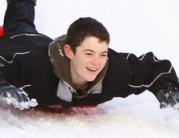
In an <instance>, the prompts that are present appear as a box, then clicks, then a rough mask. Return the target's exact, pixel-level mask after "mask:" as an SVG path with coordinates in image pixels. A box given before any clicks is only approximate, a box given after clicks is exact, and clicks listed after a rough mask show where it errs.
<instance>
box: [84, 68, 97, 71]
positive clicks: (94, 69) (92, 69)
mask: <svg viewBox="0 0 179 138" xmlns="http://www.w3.org/2000/svg"><path fill="white" fill-rule="evenodd" d="M87 70H89V71H91V72H96V71H97V70H98V69H96V68H87Z"/></svg>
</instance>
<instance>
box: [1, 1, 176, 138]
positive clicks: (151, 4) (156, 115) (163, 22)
mask: <svg viewBox="0 0 179 138" xmlns="http://www.w3.org/2000/svg"><path fill="white" fill-rule="evenodd" d="M0 2H1V5H0V24H3V16H4V11H5V9H6V2H5V0H0ZM50 2H51V3H50ZM52 2H53V3H52ZM178 7H179V1H177V0H170V1H168V0H150V1H149V0H135V1H134V0H105V1H104V0H90V1H85V0H75V1H70V0H68V1H61V0H52V1H49V0H37V6H36V19H35V23H36V26H37V28H38V30H39V32H42V33H45V34H47V35H49V36H50V37H52V38H55V37H57V36H59V35H61V34H64V33H66V29H67V28H68V26H69V25H70V23H71V22H73V21H74V20H76V19H77V18H79V17H82V16H91V17H94V18H96V19H98V20H99V21H101V22H102V23H103V24H104V25H105V26H106V27H107V29H108V30H109V32H110V34H111V44H110V47H111V48H113V49H115V50H117V51H121V52H132V53H135V54H136V55H141V54H143V53H146V52H148V51H153V52H154V53H155V54H156V55H157V56H158V58H160V59H165V58H167V59H170V60H171V61H172V63H173V65H174V67H175V69H176V71H177V74H179V64H178V57H179V56H178V52H177V50H178V45H179V39H178V36H179V10H178ZM0 105H1V108H0V137H1V138H16V137H17V138H23V137H26V138H32V137H38V138H49V137H51V138H57V137H60V138H62V137H68V138H76V137H78V138H84V137H85V138H100V137H103V138H116V137H122V138H144V137H145V138H151V137H152V138H158V137H162V138H178V137H179V112H176V111H174V110H172V109H164V110H161V109H159V103H158V101H157V100H156V98H155V97H154V96H153V95H152V94H151V93H150V92H148V91H146V92H145V93H143V94H141V95H138V96H134V95H131V96H129V97H128V98H125V99H122V98H115V99H113V100H112V101H109V102H107V103H105V104H101V105H99V106H98V107H97V108H95V109H79V108H75V109H69V110H57V111H53V112H52V111H51V112H50V111H44V110H40V109H38V110H37V109H36V110H35V109H30V110H26V111H19V110H15V109H13V108H12V107H9V106H6V105H4V104H2V103H1V104H0Z"/></svg>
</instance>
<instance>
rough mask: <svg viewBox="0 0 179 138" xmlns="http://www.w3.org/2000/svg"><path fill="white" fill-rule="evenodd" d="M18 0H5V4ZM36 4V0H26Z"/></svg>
mask: <svg viewBox="0 0 179 138" xmlns="http://www.w3.org/2000/svg"><path fill="white" fill-rule="evenodd" d="M15 1H20V0H7V4H10V3H11V2H15ZM28 1H31V2H33V3H35V4H36V1H37V0H28Z"/></svg>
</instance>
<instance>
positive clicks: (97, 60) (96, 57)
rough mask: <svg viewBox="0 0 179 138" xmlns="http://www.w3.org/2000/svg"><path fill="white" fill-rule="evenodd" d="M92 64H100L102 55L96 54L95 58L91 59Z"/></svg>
mask: <svg viewBox="0 0 179 138" xmlns="http://www.w3.org/2000/svg"><path fill="white" fill-rule="evenodd" d="M91 64H92V65H99V64H100V57H99V56H94V57H93V59H92V60H91Z"/></svg>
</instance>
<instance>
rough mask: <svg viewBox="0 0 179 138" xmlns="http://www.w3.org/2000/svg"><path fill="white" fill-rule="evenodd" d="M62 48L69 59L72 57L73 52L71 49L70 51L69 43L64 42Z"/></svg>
mask: <svg viewBox="0 0 179 138" xmlns="http://www.w3.org/2000/svg"><path fill="white" fill-rule="evenodd" d="M63 48H64V52H65V55H66V56H67V57H68V58H69V59H72V58H73V55H74V53H73V51H72V49H71V47H70V45H68V44H65V45H64V47H63Z"/></svg>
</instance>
